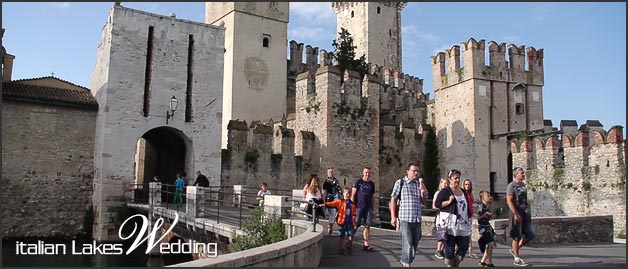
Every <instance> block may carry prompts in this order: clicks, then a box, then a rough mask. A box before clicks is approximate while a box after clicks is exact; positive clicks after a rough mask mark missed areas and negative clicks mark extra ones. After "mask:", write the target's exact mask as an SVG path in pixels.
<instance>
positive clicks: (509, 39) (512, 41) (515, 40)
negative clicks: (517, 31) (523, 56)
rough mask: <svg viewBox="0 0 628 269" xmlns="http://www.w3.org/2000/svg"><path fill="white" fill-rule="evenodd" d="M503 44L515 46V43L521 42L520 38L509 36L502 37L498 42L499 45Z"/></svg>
mask: <svg viewBox="0 0 628 269" xmlns="http://www.w3.org/2000/svg"><path fill="white" fill-rule="evenodd" d="M501 42H504V43H507V44H515V45H517V43H519V42H521V37H520V36H515V35H511V36H504V37H502V39H501V41H499V43H501Z"/></svg>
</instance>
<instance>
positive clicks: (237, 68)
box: [205, 2, 289, 148]
mask: <svg viewBox="0 0 628 269" xmlns="http://www.w3.org/2000/svg"><path fill="white" fill-rule="evenodd" d="M288 15H289V3H288V2H207V3H206V5H205V22H206V23H208V24H212V25H219V26H224V27H225V68H224V70H225V72H224V88H223V97H224V102H223V111H222V117H223V121H222V123H223V126H222V131H223V134H226V132H227V124H228V123H229V120H232V119H239V120H246V122H248V123H252V122H253V121H257V120H259V121H267V120H268V119H269V118H272V119H273V120H279V119H281V117H282V115H283V114H284V113H286V94H287V93H286V87H287V74H286V68H287V61H286V51H287V39H288ZM226 139H227V137H226V136H223V141H222V147H223V148H226V147H227V140H226Z"/></svg>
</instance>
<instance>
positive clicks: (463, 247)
mask: <svg viewBox="0 0 628 269" xmlns="http://www.w3.org/2000/svg"><path fill="white" fill-rule="evenodd" d="M470 237H471V236H468V235H467V236H453V235H449V234H448V235H447V241H446V242H445V264H452V263H453V261H454V260H455V259H458V260H460V261H462V260H464V256H465V255H467V250H468V249H469V238H470ZM456 246H458V251H456Z"/></svg>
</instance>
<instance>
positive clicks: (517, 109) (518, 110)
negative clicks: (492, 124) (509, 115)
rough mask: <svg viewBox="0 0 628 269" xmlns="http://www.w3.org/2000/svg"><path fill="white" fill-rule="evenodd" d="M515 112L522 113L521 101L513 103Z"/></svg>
mask: <svg viewBox="0 0 628 269" xmlns="http://www.w3.org/2000/svg"><path fill="white" fill-rule="evenodd" d="M515 113H516V114H517V115H521V114H523V113H524V109H523V104H522V103H517V104H515Z"/></svg>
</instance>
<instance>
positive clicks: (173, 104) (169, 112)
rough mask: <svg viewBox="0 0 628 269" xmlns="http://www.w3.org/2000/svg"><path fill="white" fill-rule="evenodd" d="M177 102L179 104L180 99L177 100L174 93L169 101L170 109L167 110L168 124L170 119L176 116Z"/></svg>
mask: <svg viewBox="0 0 628 269" xmlns="http://www.w3.org/2000/svg"><path fill="white" fill-rule="evenodd" d="M177 104H179V100H177V98H176V97H174V95H173V96H172V98H170V100H169V101H168V107H169V108H170V109H169V110H166V124H168V120H169V119H171V118H172V117H174V112H175V111H176V110H177Z"/></svg>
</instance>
